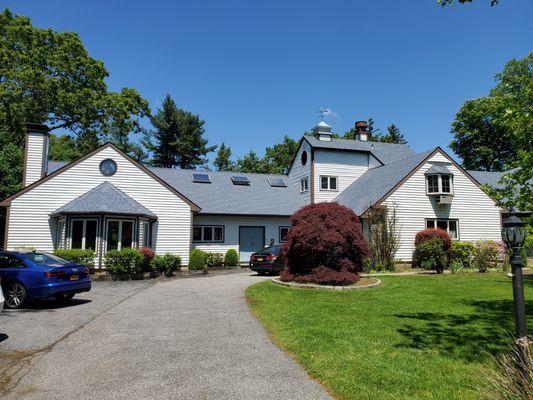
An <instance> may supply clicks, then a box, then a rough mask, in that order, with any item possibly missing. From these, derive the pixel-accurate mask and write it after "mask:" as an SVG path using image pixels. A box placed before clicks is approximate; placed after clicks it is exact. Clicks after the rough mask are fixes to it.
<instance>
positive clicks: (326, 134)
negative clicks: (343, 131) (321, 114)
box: [313, 121, 332, 142]
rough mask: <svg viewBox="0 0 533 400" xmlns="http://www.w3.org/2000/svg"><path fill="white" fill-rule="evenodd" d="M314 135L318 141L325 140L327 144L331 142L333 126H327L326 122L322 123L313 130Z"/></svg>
mask: <svg viewBox="0 0 533 400" xmlns="http://www.w3.org/2000/svg"><path fill="white" fill-rule="evenodd" d="M313 135H314V136H315V137H316V138H317V139H318V140H323V141H325V142H330V141H331V135H332V133H331V126H330V125H328V124H326V123H325V122H324V121H320V122H319V123H318V124H316V126H315V127H314V128H313Z"/></svg>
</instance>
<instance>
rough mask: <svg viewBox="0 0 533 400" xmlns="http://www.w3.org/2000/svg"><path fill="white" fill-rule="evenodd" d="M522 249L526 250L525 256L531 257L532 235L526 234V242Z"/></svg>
mask: <svg viewBox="0 0 533 400" xmlns="http://www.w3.org/2000/svg"><path fill="white" fill-rule="evenodd" d="M524 249H525V250H526V256H527V257H533V235H531V234H529V235H527V238H526V242H525V243H524Z"/></svg>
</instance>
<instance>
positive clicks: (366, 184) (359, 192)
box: [335, 150, 433, 215]
mask: <svg viewBox="0 0 533 400" xmlns="http://www.w3.org/2000/svg"><path fill="white" fill-rule="evenodd" d="M432 152H433V150H430V151H426V152H424V153H418V154H415V155H412V156H410V157H407V158H404V159H402V160H398V161H396V162H393V163H390V164H386V165H383V166H381V167H377V168H372V169H369V170H368V171H366V172H365V173H364V174H363V175H361V177H360V178H359V179H357V180H356V181H355V182H353V183H352V184H351V185H350V186H348V187H347V188H346V189H345V190H344V191H343V192H341V193H340V194H339V195H338V196H337V198H336V199H335V201H337V202H338V203H339V204H342V205H344V206H346V207H349V208H351V209H352V210H354V212H355V213H356V214H357V215H362V214H363V213H364V212H365V211H366V210H367V209H368V208H370V207H371V206H373V205H374V204H375V203H376V202H377V201H378V200H379V199H381V198H382V197H383V196H384V195H385V194H387V192H388V191H389V190H391V189H392V188H393V187H394V186H395V185H396V184H397V183H399V182H400V181H401V180H402V179H403V178H405V177H406V176H407V174H409V172H411V171H412V170H413V169H414V168H415V167H416V166H417V165H418V164H420V163H421V162H422V161H424V159H425V158H426V157H427V156H429V155H430V154H431V153H432Z"/></svg>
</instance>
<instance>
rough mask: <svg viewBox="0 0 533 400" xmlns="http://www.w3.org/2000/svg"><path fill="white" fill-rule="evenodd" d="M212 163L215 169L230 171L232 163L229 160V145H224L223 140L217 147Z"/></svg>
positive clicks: (232, 166)
mask: <svg viewBox="0 0 533 400" xmlns="http://www.w3.org/2000/svg"><path fill="white" fill-rule="evenodd" d="M213 164H215V168H216V170H217V171H232V170H233V168H234V164H233V161H231V147H229V146H226V144H225V143H224V142H223V143H222V144H221V145H220V146H219V148H218V152H217V156H216V158H215V161H214V162H213Z"/></svg>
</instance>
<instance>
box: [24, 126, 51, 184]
mask: <svg viewBox="0 0 533 400" xmlns="http://www.w3.org/2000/svg"><path fill="white" fill-rule="evenodd" d="M48 142H49V129H48V127H47V126H46V125H42V124H26V143H25V146H26V147H25V150H24V180H23V183H24V187H26V186H28V185H31V184H32V183H34V182H37V181H38V180H39V179H41V178H43V177H44V176H45V175H46V170H47V169H48Z"/></svg>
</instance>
